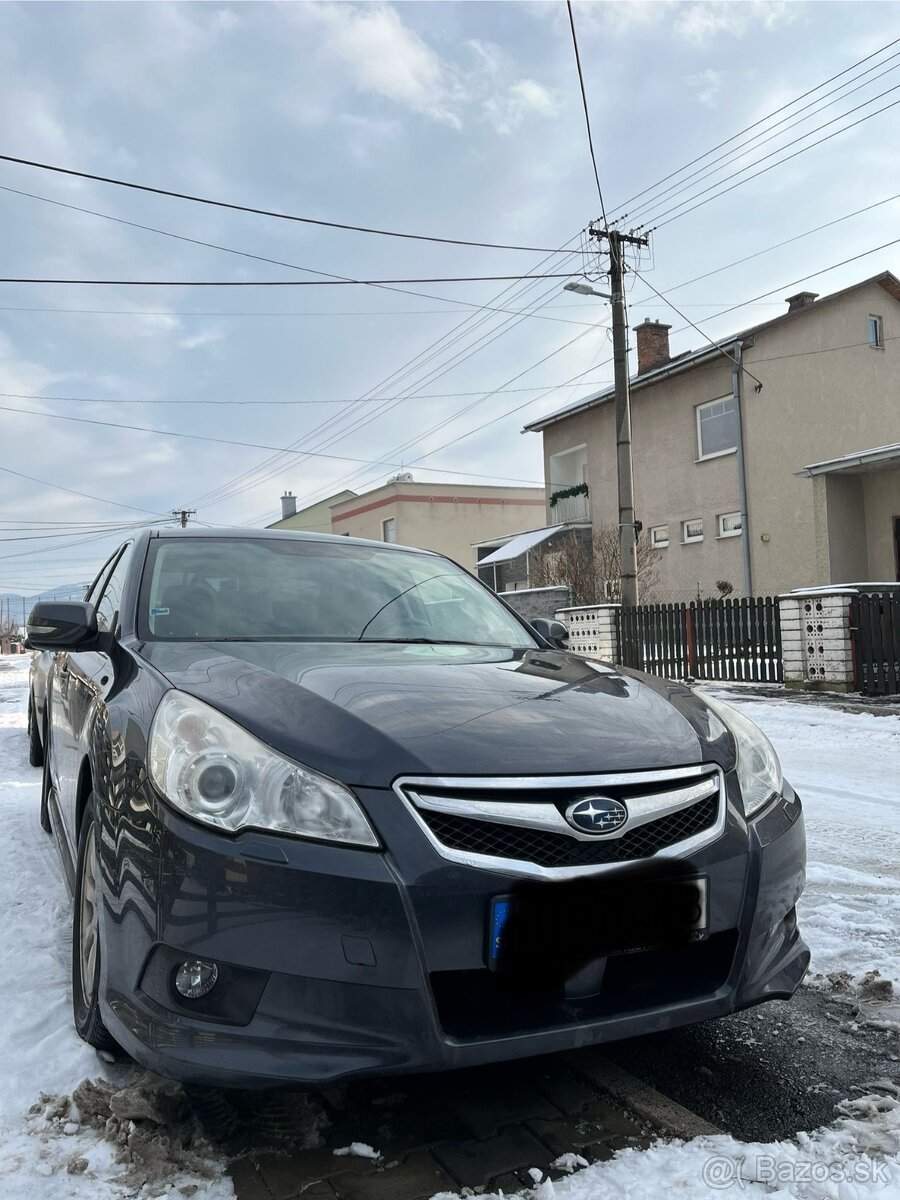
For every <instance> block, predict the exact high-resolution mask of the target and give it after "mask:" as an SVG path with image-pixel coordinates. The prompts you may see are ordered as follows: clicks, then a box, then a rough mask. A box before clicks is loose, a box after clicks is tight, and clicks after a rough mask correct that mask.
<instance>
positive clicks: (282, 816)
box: [150, 691, 378, 846]
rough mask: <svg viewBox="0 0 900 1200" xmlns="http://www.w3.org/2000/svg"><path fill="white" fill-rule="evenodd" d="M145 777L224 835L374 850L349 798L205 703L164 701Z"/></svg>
mask: <svg viewBox="0 0 900 1200" xmlns="http://www.w3.org/2000/svg"><path fill="white" fill-rule="evenodd" d="M150 778H151V779H152V780H153V782H154V784H155V785H156V787H157V788H158V789H159V790H160V792H162V794H163V795H164V796H165V797H166V799H167V800H168V801H169V803H170V804H172V805H174V807H175V808H177V809H180V810H181V812H183V813H185V814H186V815H187V816H189V817H193V818H194V819H195V820H196V821H202V822H203V823H204V824H205V825H214V826H216V828H218V829H224V830H226V831H227V832H228V833H237V832H238V831H239V830H241V829H267V830H273V831H274V832H276V833H292V834H295V835H297V836H300V837H308V838H319V839H322V840H325V841H332V842H343V843H345V844H349V845H353V846H377V845H378V838H377V837H376V836H375V834H374V832H373V831H372V828H371V826H370V825H369V822H368V821H367V820H366V818H365V816H364V815H363V812H362V809H361V808H360V807H359V804H358V803H357V801H356V798H355V796H354V795H353V794H352V793H351V792H350V791H349V790H348V789H347V788H345V787H344V786H343V784H340V783H337V782H336V781H335V780H334V779H329V778H327V776H325V775H319V774H318V772H316V771H311V770H310V769H309V767H303V766H301V765H300V764H299V763H295V762H292V761H291V760H290V759H289V758H284V757H283V756H282V755H280V754H277V753H276V752H275V751H274V750H272V749H270V748H269V747H268V746H266V745H265V744H264V743H263V742H261V741H259V740H258V739H257V738H255V737H253V735H252V734H250V733H248V732H247V731H246V729H242V728H241V727H240V725H236V724H235V723H234V721H231V720H229V719H228V717H225V716H223V715H222V714H221V713H220V712H217V711H216V710H215V709H214V708H210V707H209V705H208V704H204V703H203V702H202V701H201V700H196V699H194V697H193V696H188V695H186V694H185V693H184V692H179V691H169V692H166V694H165V695H164V696H163V698H162V700H161V701H160V704H159V707H158V708H157V710H156V715H155V716H154V718H153V725H152V727H151V729H150Z"/></svg>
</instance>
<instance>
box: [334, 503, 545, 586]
mask: <svg viewBox="0 0 900 1200" xmlns="http://www.w3.org/2000/svg"><path fill="white" fill-rule="evenodd" d="M389 517H393V519H394V521H395V522H396V525H395V529H396V540H397V542H398V544H399V545H402V546H416V547H418V548H419V549H422V550H435V551H437V553H439V554H446V555H447V556H448V557H450V558H452V559H454V561H456V562H458V563H460V564H461V565H462V566H464V567H466V568H467V569H468V570H470V571H474V570H475V550H474V549H473V547H472V543H473V542H484V541H487V540H488V539H490V538H493V537H502V536H503V535H504V534H510V533H521V532H522V531H523V530H526V529H535V528H539V527H540V526H541V525H542V524H543V521H544V489H543V488H528V487H522V488H511V487H509V488H508V487H470V486H466V485H459V484H442V483H440V484H438V483H436V484H429V483H395V484H388V485H386V486H385V487H382V488H376V490H375V491H373V492H367V493H366V494H365V495H362V496H357V497H355V498H354V499H352V500H346V501H344V502H343V503H341V504H336V505H335V506H334V507H333V508H332V510H331V521H332V530H333V531H334V532H335V533H339V534H343V533H348V534H350V536H351V537H362V538H373V539H374V540H375V541H381V540H382V533H383V525H382V522H383V521H385V520H386V519H387V518H389Z"/></svg>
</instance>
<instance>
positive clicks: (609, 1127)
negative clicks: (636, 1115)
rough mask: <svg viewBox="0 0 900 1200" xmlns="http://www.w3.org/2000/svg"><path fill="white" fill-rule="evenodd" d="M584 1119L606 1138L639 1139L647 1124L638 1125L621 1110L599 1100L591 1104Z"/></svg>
mask: <svg viewBox="0 0 900 1200" xmlns="http://www.w3.org/2000/svg"><path fill="white" fill-rule="evenodd" d="M582 1119H583V1120H585V1121H591V1122H592V1123H593V1124H594V1125H596V1126H598V1128H599V1129H600V1130H601V1132H602V1136H603V1137H604V1138H607V1137H613V1136H616V1135H618V1136H619V1137H639V1136H640V1135H641V1134H642V1133H643V1130H644V1126H645V1125H646V1122H642V1123H641V1124H638V1123H637V1122H636V1121H634V1120H632V1119H631V1117H626V1116H625V1114H624V1113H623V1112H622V1110H621V1109H620V1108H617V1107H616V1105H615V1104H612V1103H610V1102H609V1101H608V1100H603V1099H597V1100H594V1101H593V1102H592V1103H590V1104H589V1105H588V1106H587V1107H586V1108H585V1110H584V1112H583V1113H582Z"/></svg>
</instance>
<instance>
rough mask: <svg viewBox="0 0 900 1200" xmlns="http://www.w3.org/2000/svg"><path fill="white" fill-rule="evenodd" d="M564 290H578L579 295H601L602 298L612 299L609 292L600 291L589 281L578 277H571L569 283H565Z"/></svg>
mask: <svg viewBox="0 0 900 1200" xmlns="http://www.w3.org/2000/svg"><path fill="white" fill-rule="evenodd" d="M563 291H564V292H577V293H578V295H579V296H599V297H600V299H601V300H612V296H610V295H608V293H606V292H598V291H597V290H596V288H592V287H591V285H590V284H589V283H581V282H579V280H577V279H570V280H569V282H568V283H564V284H563Z"/></svg>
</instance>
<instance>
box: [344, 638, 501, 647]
mask: <svg viewBox="0 0 900 1200" xmlns="http://www.w3.org/2000/svg"><path fill="white" fill-rule="evenodd" d="M357 640H358V641H360V642H378V643H381V644H383V645H388V646H483V645H484V644H485V643H484V642H462V641H460V640H459V639H458V638H429V637H408V638H380V637H375V638H364V637H361V638H358V639H357Z"/></svg>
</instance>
